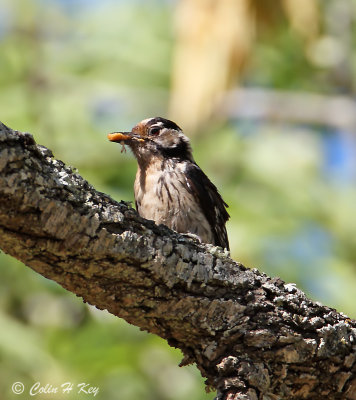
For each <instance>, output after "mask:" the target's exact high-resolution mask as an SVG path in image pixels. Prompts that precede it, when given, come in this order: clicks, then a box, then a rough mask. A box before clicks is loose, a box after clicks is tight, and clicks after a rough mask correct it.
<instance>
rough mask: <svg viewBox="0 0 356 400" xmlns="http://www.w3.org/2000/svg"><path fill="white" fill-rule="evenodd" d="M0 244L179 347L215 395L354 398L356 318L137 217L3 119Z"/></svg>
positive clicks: (45, 273) (87, 298)
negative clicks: (216, 391) (349, 316)
mask: <svg viewBox="0 0 356 400" xmlns="http://www.w3.org/2000/svg"><path fill="white" fill-rule="evenodd" d="M0 247H1V249H2V250H3V251H5V252H6V253H8V254H11V255H12V256H14V257H16V258H17V259H19V260H21V261H22V262H23V263H25V264H26V265H28V266H29V267H30V268H32V269H33V270H35V271H37V272H38V273H40V274H41V275H43V276H45V277H47V278H49V279H52V280H54V281H56V282H58V283H59V284H60V285H62V286H63V287H64V288H66V289H67V290H70V291H72V292H73V293H75V294H76V295H77V296H80V297H82V298H83V299H84V301H86V302H88V303H90V304H93V305H95V306H96V307H97V308H100V309H107V310H108V311H109V312H111V313H112V314H114V315H117V316H118V317H121V318H124V319H125V320H126V321H128V322H130V323H131V324H134V325H136V326H139V327H140V328H141V329H144V330H147V331H149V332H152V333H154V334H156V335H159V336H161V337H163V338H165V339H166V340H167V341H168V343H169V344H170V345H171V346H174V347H177V348H180V349H181V350H182V352H183V354H184V358H183V360H182V363H181V365H185V364H188V363H196V365H197V366H198V368H199V370H200V371H201V373H202V375H203V376H204V377H206V378H207V379H206V383H207V386H208V387H214V388H216V389H217V390H218V399H230V400H231V399H251V400H255V399H264V400H267V399H324V398H325V399H356V323H355V321H351V320H350V319H348V318H347V317H346V316H345V315H343V314H341V313H337V312H336V311H335V310H333V309H330V308H327V307H324V306H322V305H320V304H318V303H315V302H312V301H311V300H309V299H308V298H307V297H306V296H305V295H304V294H303V293H302V292H301V291H300V290H298V289H297V288H296V287H295V286H294V285H293V284H285V283H284V282H283V281H281V280H280V279H278V278H274V279H271V278H269V277H267V276H266V275H265V274H261V273H259V272H258V271H257V270H249V269H247V268H245V267H244V266H242V265H241V264H239V263H237V262H235V261H233V260H231V259H230V258H229V255H228V254H227V253H226V252H224V251H223V250H222V249H220V248H216V247H214V246H211V245H203V244H199V243H196V242H193V241H192V240H191V239H188V238H186V237H184V236H182V235H179V234H177V233H175V232H173V231H171V230H169V229H168V228H166V227H165V226H156V225H155V224H154V223H153V222H152V221H147V220H145V219H143V218H141V217H140V216H139V215H138V214H137V213H136V211H135V210H133V209H132V208H130V207H129V205H128V204H126V203H124V202H120V203H117V202H115V201H114V200H112V199H111V198H110V197H109V196H107V195H105V194H103V193H100V192H97V191H95V189H94V188H93V187H92V186H90V185H89V184H88V182H86V181H85V180H84V179H83V178H82V177H80V176H79V175H78V174H77V173H76V172H74V171H73V170H72V169H71V168H69V167H66V166H65V165H64V164H63V163H62V162H61V161H59V160H55V159H54V158H53V156H52V154H51V152H50V150H48V149H46V148H44V147H42V146H39V145H36V144H35V142H34V140H33V137H32V136H31V135H29V134H24V133H20V132H16V131H12V130H11V129H9V128H7V127H6V126H4V125H2V124H0ZM2 329H6V327H5V328H4V327H3V328H2Z"/></svg>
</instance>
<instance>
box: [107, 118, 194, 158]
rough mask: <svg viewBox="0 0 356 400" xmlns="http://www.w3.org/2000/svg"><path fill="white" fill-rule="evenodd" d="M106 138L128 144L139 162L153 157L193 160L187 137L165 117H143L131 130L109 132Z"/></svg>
mask: <svg viewBox="0 0 356 400" xmlns="http://www.w3.org/2000/svg"><path fill="white" fill-rule="evenodd" d="M108 139H109V140H110V141H111V142H118V143H121V144H127V145H128V146H130V148H131V149H132V151H133V153H134V154H135V156H136V158H137V160H138V162H139V163H147V162H150V160H151V159H152V158H154V157H156V158H157V157H158V158H163V159H167V158H177V159H180V160H189V161H193V162H194V160H193V157H192V150H191V147H190V143H189V139H188V138H187V137H186V136H185V135H184V133H183V131H182V130H181V128H180V127H179V126H178V125H177V124H176V123H174V122H173V121H170V120H168V119H165V118H161V117H155V118H148V119H144V120H143V121H141V122H139V123H138V124H137V125H135V126H134V127H133V128H132V130H131V132H114V133H109V134H108Z"/></svg>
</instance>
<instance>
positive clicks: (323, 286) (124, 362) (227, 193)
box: [0, 0, 356, 400]
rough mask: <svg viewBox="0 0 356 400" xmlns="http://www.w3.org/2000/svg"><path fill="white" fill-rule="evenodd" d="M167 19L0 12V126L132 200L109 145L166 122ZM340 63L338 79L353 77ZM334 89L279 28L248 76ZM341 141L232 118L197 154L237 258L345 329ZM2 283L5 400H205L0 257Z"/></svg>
mask: <svg viewBox="0 0 356 400" xmlns="http://www.w3.org/2000/svg"><path fill="white" fill-rule="evenodd" d="M324 11H325V10H324ZM325 12H326V11H325ZM173 14H174V9H173V4H172V3H171V2H167V1H166V2H165V1H153V0H150V1H147V2H139V1H134V2H129V1H120V2H115V1H103V2H101V4H100V5H98V3H97V2H93V1H88V2H83V1H82V2H80V1H79V2H74V1H73V2H71V1H69V0H67V1H54V0H51V1H41V0H37V1H36V0H28V1H20V0H0V54H1V55H0V109H1V115H0V120H1V121H2V122H4V123H5V124H7V125H9V126H10V127H11V128H13V129H18V130H21V131H29V132H31V133H32V134H33V135H34V137H35V139H36V141H37V142H38V143H40V144H43V145H45V146H47V147H49V148H51V149H52V150H53V152H54V154H55V156H56V157H57V158H60V159H62V160H63V161H64V162H65V163H67V164H69V165H72V166H75V167H76V168H78V169H79V173H80V174H81V175H82V176H84V177H85V178H86V179H87V180H88V181H89V182H90V183H92V184H93V185H94V186H95V187H96V188H97V189H98V190H100V191H103V192H106V193H109V194H110V195H111V196H113V197H114V198H115V199H117V200H121V199H123V200H126V201H133V190H132V184H133V180H134V174H135V169H136V162H135V160H134V159H133V157H132V155H131V154H125V153H123V154H120V146H114V145H113V144H112V143H109V142H108V141H107V139H106V133H107V132H110V131H114V130H117V129H123V130H128V129H130V128H131V127H132V126H133V125H134V124H135V123H136V122H138V121H139V120H141V119H143V118H145V117H148V116H154V115H163V116H164V115H166V113H167V101H168V98H169V85H170V68H171V62H172V52H173V49H174V34H173V28H172V24H173ZM325 18H326V17H325ZM351 34H352V39H354V37H355V29H354V27H352V30H351ZM349 61H350V65H348V68H347V71H350V70H354V68H353V60H349ZM335 76H336V75H335V71H334V70H333V69H332V68H331V67H330V68H326V67H320V66H318V65H315V64H313V63H312V62H311V60H310V59H308V57H307V55H306V54H305V52H304V49H303V45H302V43H301V42H300V40H299V39H298V38H296V36H295V35H293V33H291V31H290V29H289V27H288V26H287V25H286V22H285V21H283V20H281V21H279V23H277V24H275V25H274V26H273V27H272V28H271V29H270V30H269V32H268V35H265V36H263V38H262V39H260V40H259V41H258V42H257V43H256V45H255V49H254V51H253V56H252V58H251V60H250V62H249V67H248V68H247V71H246V75H245V78H244V79H245V84H246V85H256V86H257V85H261V86H269V87H276V88H279V89H288V90H294V89H298V90H300V89H303V90H313V91H316V92H323V93H335V92H339V91H340V90H341V89H340V86H339V80H338V78H337V77H339V75H337V77H336V78H335ZM334 78H335V79H334ZM348 79H349V81H348V82H349V86H347V85H346V86H345V85H344V86H343V87H342V90H343V91H345V87H346V88H347V87H348V88H349V90H350V93H352V87H353V80H354V78H353V75H352V74H351V75H349V76H348ZM343 83H345V80H343ZM177 122H178V124H179V121H177ZM188 135H189V133H188ZM330 136H331V137H332V140H330ZM335 138H336V139H335ZM344 138H345V137H344V135H343V134H341V133H339V132H333V133H330V132H325V131H323V129H321V128H320V127H318V128H316V127H309V126H294V125H290V126H285V125H280V124H271V123H264V122H263V121H262V122H261V121H257V122H256V121H233V120H232V121H228V122H227V123H224V124H219V123H216V124H215V125H214V126H212V128H211V129H209V130H207V131H205V132H204V133H201V134H200V135H197V136H195V137H194V138H193V140H192V142H193V149H194V155H195V159H196V161H197V162H198V164H199V165H200V166H201V167H202V168H203V169H204V171H205V172H206V173H207V174H208V176H210V177H211V179H212V180H213V181H214V182H215V183H216V185H217V186H218V187H219V189H220V192H221V193H222V195H223V197H224V199H225V200H226V201H227V203H228V204H229V205H230V208H229V211H230V214H231V222H229V224H228V231H229V236H230V241H231V248H232V257H233V258H235V259H236V260H239V261H241V262H243V263H244V264H245V265H247V266H249V267H257V268H259V269H260V270H262V271H264V272H266V273H268V274H271V275H279V276H281V277H282V278H283V279H284V280H286V281H289V282H296V283H297V284H298V286H300V287H301V288H302V289H303V290H305V291H306V292H307V293H308V294H309V295H310V296H311V297H312V298H314V299H316V300H319V301H321V302H324V303H325V304H327V305H329V306H332V307H336V308H337V309H338V310H339V311H344V312H345V313H347V314H349V315H350V316H352V317H355V316H356V312H355V290H354V288H355V286H356V223H355V215H354V214H355V213H354V211H355V204H356V188H355V180H356V172H355V170H356V164H355V162H354V163H352V162H349V164H347V162H348V161H347V160H349V159H352V157H354V156H355V147H356V145H355V137H353V139H351V140H350V142H349V144H347V143H346V144H345V141H344ZM343 146H344V147H345V146H346V147H347V146H348V147H347V148H348V149H349V151H350V152H351V153H350V154H351V155H350V154H349V153H347V152H346V153H345V148H344V147H343ZM337 149H339V152H337V154H336V156H335V151H337ZM340 149H341V150H340ZM352 149H353V150H352ZM352 151H353V153H352ZM330 154H331V156H330ZM340 154H341V155H340ZM330 157H331V158H330ZM333 157H334V158H333ZM335 157H336V159H335ZM347 157H348V158H347ZM335 160H336V161H335ZM345 160H346V161H345ZM345 163H346V164H345ZM345 165H346V166H345ZM0 277H1V278H0V326H1V330H0V393H2V394H4V396H5V397H4V398H8V399H12V398H13V396H14V395H13V394H12V392H11V385H12V383H13V382H16V381H21V382H23V383H24V384H25V387H26V388H27V389H26V390H28V388H29V387H30V386H31V385H33V384H34V383H35V382H37V381H40V382H41V383H42V384H44V385H45V384H46V383H50V384H52V385H61V384H62V383H64V382H68V381H70V382H73V383H74V384H75V385H76V384H78V383H80V382H87V383H90V384H92V385H94V386H99V388H100V395H98V398H102V399H107V400H110V399H120V400H125V399H162V400H166V399H167V400H175V399H177V400H179V399H183V398H184V399H185V398H194V399H212V398H213V397H214V396H213V394H205V393H204V389H203V388H204V385H203V380H202V378H201V377H200V376H199V373H198V371H197V370H196V368H195V367H193V366H192V367H185V368H181V369H179V368H178V367H177V366H176V365H177V364H178V363H179V360H180V358H181V355H180V353H179V352H178V351H176V350H173V349H171V348H169V347H168V345H167V344H166V343H165V342H164V341H162V340H161V339H159V338H157V337H154V336H152V335H149V334H147V333H143V332H140V331H139V330H138V328H136V327H133V326H130V325H128V324H127V323H125V322H124V321H122V320H119V319H117V318H114V317H112V316H110V315H109V314H107V313H105V312H102V311H98V310H96V309H94V308H92V307H89V306H87V305H86V304H83V303H82V301H81V300H80V299H77V298H76V297H75V296H74V295H73V294H71V293H68V292H66V291H65V290H63V289H62V288H60V287H58V286H57V285H56V284H55V283H53V282H50V281H48V280H46V279H44V278H43V277H41V276H39V275H38V274H36V273H34V272H33V271H31V270H30V269H28V268H25V267H24V266H23V265H21V264H20V263H19V262H17V261H16V260H14V259H12V258H10V257H7V256H6V255H4V254H0ZM38 397H39V398H48V396H47V397H46V395H43V396H42V397H41V396H38ZM62 397H63V398H69V399H71V398H73V399H75V398H78V396H77V395H76V393H72V394H70V395H62ZM62 397H61V395H60V394H56V395H55V398H56V399H60V398H62ZM53 398H54V396H53Z"/></svg>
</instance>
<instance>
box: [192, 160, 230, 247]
mask: <svg viewBox="0 0 356 400" xmlns="http://www.w3.org/2000/svg"><path fill="white" fill-rule="evenodd" d="M186 179H187V185H188V189H189V190H190V191H191V193H192V194H193V195H194V197H195V198H196V200H197V202H198V203H199V205H200V207H201V209H202V210H203V213H204V215H205V217H206V219H207V220H208V222H209V224H210V226H211V229H212V231H213V234H214V238H215V244H216V245H218V246H221V247H223V248H226V249H227V250H229V239H228V237H227V232H226V227H225V223H226V221H227V220H228V219H229V217H230V216H229V214H228V212H227V211H226V207H228V205H227V204H226V203H225V202H224V200H223V199H222V197H221V196H220V193H219V192H218V189H217V188H216V186H215V185H214V184H213V183H212V182H211V181H210V180H209V178H208V177H207V176H206V175H205V174H204V172H203V171H202V170H201V169H200V168H199V166H198V165H197V164H193V163H189V164H188V165H187V167H186Z"/></svg>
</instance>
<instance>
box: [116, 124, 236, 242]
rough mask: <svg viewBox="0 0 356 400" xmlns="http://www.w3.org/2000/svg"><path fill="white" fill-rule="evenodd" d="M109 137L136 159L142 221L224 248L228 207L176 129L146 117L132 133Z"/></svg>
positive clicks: (180, 132)
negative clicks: (129, 151) (143, 219)
mask: <svg viewBox="0 0 356 400" xmlns="http://www.w3.org/2000/svg"><path fill="white" fill-rule="evenodd" d="M108 138H109V140H110V141H112V142H119V143H121V144H127V145H128V146H130V148H131V149H132V151H133V153H134V155H135V157H136V159H137V162H138V170H137V174H136V179H135V184H134V192H135V201H136V209H137V211H138V213H139V214H140V215H141V216H142V217H144V218H146V219H152V220H154V221H155V222H156V223H157V224H164V225H166V226H168V227H169V228H171V229H173V230H175V231H177V232H180V233H190V234H193V235H196V236H198V237H199V238H200V240H201V241H202V242H204V243H212V244H214V245H217V246H221V247H223V248H226V249H229V241H228V237H227V233H226V227H225V223H226V221H227V220H228V219H229V214H228V212H227V211H226V207H228V206H227V204H226V203H225V202H224V200H223V199H222V198H221V196H220V194H219V192H218V190H217V188H216V187H215V185H214V184H213V183H212V182H211V181H210V180H209V178H208V177H207V176H206V175H205V174H204V172H203V171H202V170H201V169H200V168H199V166H198V165H197V164H196V163H195V161H194V159H193V156H192V150H191V147H190V143H189V139H188V138H187V137H186V136H185V135H184V133H183V132H182V130H181V129H180V128H179V126H178V125H177V124H175V123H174V122H173V121H170V120H167V119H165V118H161V117H156V118H148V119H145V120H143V121H141V122H139V123H138V124H137V125H135V126H134V127H133V128H132V131H131V132H115V133H111V134H109V135H108Z"/></svg>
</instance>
